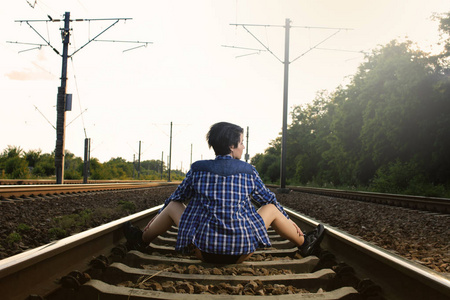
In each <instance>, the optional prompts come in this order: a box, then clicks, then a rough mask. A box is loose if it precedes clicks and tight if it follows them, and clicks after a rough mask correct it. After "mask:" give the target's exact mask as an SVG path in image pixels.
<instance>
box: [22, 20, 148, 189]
mask: <svg viewBox="0 0 450 300" xmlns="http://www.w3.org/2000/svg"><path fill="white" fill-rule="evenodd" d="M47 17H48V19H45V20H16V22H19V23H26V24H27V25H28V26H29V27H30V28H31V29H32V30H33V31H34V32H35V33H36V34H37V35H38V36H39V37H40V38H41V39H42V40H43V41H44V42H45V45H43V44H37V45H38V46H39V47H37V48H40V47H42V46H49V47H50V48H52V49H53V51H54V52H55V53H56V54H58V55H59V56H61V57H62V70H61V86H60V87H59V88H58V95H57V103H56V147H55V170H56V183H57V184H62V183H64V143H65V128H66V116H65V114H66V111H67V110H70V109H71V108H70V107H71V99H72V97H71V95H68V94H67V93H66V86H67V59H68V58H69V57H70V58H71V57H72V56H73V55H75V53H77V52H78V51H80V50H81V49H83V48H84V47H86V46H87V45H88V44H89V43H91V42H92V41H94V40H96V39H97V38H98V37H99V36H100V35H102V34H103V33H104V32H105V31H107V30H108V29H110V28H111V27H112V26H114V25H115V24H117V23H118V22H119V21H126V20H131V18H102V19H70V12H66V13H65V14H64V19H54V18H52V17H51V16H50V15H47ZM80 21H112V24H111V25H109V26H108V27H107V28H106V29H104V30H102V31H101V32H100V33H98V34H97V35H96V36H95V37H94V38H92V39H89V40H88V41H87V42H86V43H85V44H84V45H82V46H81V47H80V48H78V49H77V50H75V51H74V52H73V53H72V54H70V55H69V53H68V52H69V40H70V31H71V30H72V29H71V28H70V23H71V22H80ZM39 22H45V23H48V22H64V26H62V28H60V30H61V37H62V43H63V51H62V53H60V52H59V51H58V50H57V49H56V48H55V47H54V46H53V45H51V43H50V41H49V40H47V39H46V38H45V37H43V36H42V34H40V33H39V32H38V31H37V30H36V29H35V28H34V26H33V25H32V23H39ZM16 43H20V42H16ZM142 43H143V44H145V45H147V44H148V43H149V42H142ZM29 50H31V49H29ZM69 99H70V102H69ZM69 104H70V105H69ZM69 106H70V107H69ZM36 109H37V107H36ZM85 111H86V110H85ZM85 111H83V112H81V114H80V115H82V114H83V113H84V112H85ZM77 118H78V117H77ZM69 124H70V123H69ZM86 140H87V138H86ZM86 140H85V141H86ZM88 148H90V147H88ZM85 157H86V153H85Z"/></svg>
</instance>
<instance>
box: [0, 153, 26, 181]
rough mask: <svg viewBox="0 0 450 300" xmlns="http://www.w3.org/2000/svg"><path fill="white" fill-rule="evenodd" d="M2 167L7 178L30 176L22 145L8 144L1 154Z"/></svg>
mask: <svg viewBox="0 0 450 300" xmlns="http://www.w3.org/2000/svg"><path fill="white" fill-rule="evenodd" d="M0 169H2V170H3V171H2V174H3V173H5V175H6V177H7V178H11V179H26V178H29V176H30V171H29V169H28V162H27V160H26V159H25V157H24V152H23V150H22V149H21V148H20V147H15V146H8V148H6V149H5V150H4V151H3V153H2V154H1V156H0Z"/></svg>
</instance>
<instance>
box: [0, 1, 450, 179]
mask: <svg viewBox="0 0 450 300" xmlns="http://www.w3.org/2000/svg"><path fill="white" fill-rule="evenodd" d="M4 2H5V1H4ZM7 2H8V4H5V3H4V5H3V8H2V10H0V26H1V28H3V29H2V30H1V32H0V57H1V59H0V70H1V74H0V99H1V101H2V116H1V118H0V126H1V128H2V130H1V135H0V150H1V151H3V150H4V149H6V148H7V147H8V145H11V146H19V147H21V148H22V149H23V150H25V151H28V150H38V149H40V150H42V152H43V153H51V152H52V151H53V150H54V148H55V142H56V132H55V129H54V128H53V127H52V126H56V107H55V105H56V96H57V90H58V87H59V86H60V76H61V63H62V58H61V57H60V56H58V55H57V54H56V53H55V52H54V51H53V50H52V49H51V48H50V47H48V46H47V47H42V48H41V49H33V48H36V47H37V46H34V45H24V44H19V43H32V44H45V43H46V42H45V41H44V40H43V39H42V38H41V37H40V36H39V35H38V34H37V33H36V32H35V31H34V30H33V29H32V28H31V27H30V26H28V25H27V24H26V23H18V22H15V21H16V20H46V19H47V18H48V17H47V15H50V16H51V17H52V18H53V19H62V18H63V15H64V13H65V12H70V14H71V19H101V18H132V20H127V21H126V22H125V21H120V22H119V23H117V24H116V25H114V26H112V27H111V28H109V29H108V30H107V31H106V32H105V33H104V34H103V35H101V36H100V37H99V38H98V39H99V40H115V41H141V42H152V43H153V44H148V45H147V47H141V48H137V49H134V50H130V51H126V52H123V50H127V49H130V48H133V47H137V46H139V44H131V43H119V42H117V43H111V42H92V43H90V44H88V45H87V46H86V47H84V48H83V49H81V50H80V51H79V52H77V53H75V54H74V55H73V57H72V59H70V60H69V62H68V82H67V93H70V94H73V105H72V111H70V112H67V113H66V124H67V127H66V139H65V148H66V149H67V150H69V151H70V152H72V153H74V154H75V155H76V156H79V157H81V158H83V155H84V139H85V137H88V138H91V156H92V157H95V158H98V159H99V160H100V161H101V162H105V161H108V160H109V159H110V158H115V157H122V158H124V159H126V160H128V161H132V160H133V155H135V157H136V159H137V157H138V147H139V141H141V142H142V146H141V160H149V159H161V156H162V152H164V154H163V158H164V162H166V163H167V156H168V154H169V130H170V122H173V148H172V169H180V168H181V167H182V168H183V170H184V171H186V169H187V168H188V167H189V163H190V157H191V144H192V149H193V151H192V160H193V161H196V160H199V159H202V158H203V159H210V158H213V157H214V153H213V151H212V150H210V149H208V147H207V144H206V141H205V135H206V133H207V131H208V129H209V127H210V126H211V125H212V124H213V123H215V122H219V121H228V122H232V123H235V124H238V125H240V126H242V127H243V128H244V129H246V128H247V127H249V129H250V130H249V131H250V134H249V141H248V142H249V147H248V148H249V154H250V157H252V156H254V155H255V154H257V153H262V152H264V150H265V149H266V148H267V147H268V146H269V143H270V141H272V140H273V139H275V138H276V137H277V136H278V134H279V132H280V131H281V126H282V104H283V81H284V76H283V63H282V62H281V61H284V46H285V42H284V28H283V27H276V26H271V27H247V29H249V30H250V32H251V33H252V34H253V35H254V36H255V37H256V38H257V39H258V40H259V41H260V42H261V43H263V44H264V45H265V46H267V47H269V49H270V50H271V51H272V52H273V53H274V55H275V56H276V57H278V59H279V60H278V59H277V58H276V57H275V56H274V55H272V54H270V53H269V52H267V51H261V52H259V54H258V52H256V51H251V50H244V49H237V48H231V47H223V45H226V46H232V47H245V48H254V49H261V50H263V49H264V48H263V46H262V45H261V44H260V43H259V42H258V40H257V39H255V38H254V37H253V36H252V35H250V33H248V32H247V31H246V30H245V29H244V28H243V27H242V26H232V25H230V24H236V23H237V24H258V25H277V26H284V24H285V20H286V19H287V18H289V19H290V20H291V22H292V23H291V25H292V26H298V28H292V29H291V31H290V47H289V49H290V61H292V60H294V59H295V58H297V57H300V58H298V59H297V60H295V61H294V62H292V63H291V64H290V66H289V69H290V72H289V108H292V107H293V106H294V105H303V104H307V103H310V102H311V101H312V100H313V99H314V97H315V95H316V93H317V92H318V91H320V90H327V91H329V92H332V91H333V90H334V89H335V88H336V87H338V86H339V85H343V86H345V85H346V84H347V83H348V82H349V80H350V77H351V76H352V75H354V74H355V73H356V71H357V68H358V66H359V65H360V64H361V63H362V62H363V61H364V56H363V55H362V54H360V53H357V52H358V51H366V52H370V51H371V50H373V49H375V48H377V47H378V46H380V45H385V44H387V43H388V42H389V41H391V40H393V39H398V40H400V41H403V40H405V37H407V38H408V39H410V40H412V41H413V42H416V43H417V44H418V45H419V47H420V49H422V50H425V51H439V50H440V47H439V46H438V45H437V41H438V22H437V21H432V20H431V16H432V14H433V13H443V12H449V11H450V1H448V0H428V1H423V0H395V1H394V0H379V1H365V0H341V1H336V0H315V1H313V0H310V1H305V0H296V1H290V0H285V1H282V0H251V1H243V0H230V1H227V0H191V1H184V0H172V1H170V0H168V1H152V0H145V1H144V0H128V1H124V2H114V1H104V0H90V1H87V0H73V1H72V0H65V1H61V0H43V1H40V0H36V1H35V0H9V1H7ZM112 23H113V21H91V22H89V21H83V22H71V28H72V31H71V37H70V41H71V46H70V50H69V54H72V53H73V52H74V51H76V50H78V49H80V47H82V46H83V45H84V44H85V43H86V42H88V41H89V39H92V38H93V37H95V36H96V35H97V34H98V33H100V32H101V31H103V30H105V29H106V28H107V27H108V26H110V25H111V24H112ZM30 24H32V26H33V27H34V29H35V30H36V31H37V32H38V33H39V34H40V35H41V36H42V37H43V38H44V39H45V40H46V41H48V42H50V44H51V45H52V46H53V47H54V48H56V49H57V50H58V51H59V52H60V53H62V40H61V35H60V30H59V28H61V27H62V26H63V23H61V22H60V23H56V22H40V23H30ZM305 27H328V28H349V29H350V30H341V31H340V32H339V33H337V34H335V35H333V34H334V33H336V32H337V30H336V29H316V28H305ZM331 35H333V36H332V37H330V36H331ZM328 37H330V38H329V39H328V40H327V41H326V42H324V43H323V44H321V45H320V46H319V48H326V49H334V50H324V49H312V50H311V51H309V50H310V49H311V48H312V47H314V46H315V45H316V44H317V43H319V42H321V41H323V40H325V39H326V38H328ZM9 42H19V43H9ZM337 50H342V51H337ZM344 50H345V51H344ZM347 51H354V52H347ZM19 52H20V53H19ZM306 52H307V53H306ZM305 53H306V54H305ZM303 54H304V55H303ZM280 60H281V61H280ZM36 107H37V109H36ZM245 143H246V141H245Z"/></svg>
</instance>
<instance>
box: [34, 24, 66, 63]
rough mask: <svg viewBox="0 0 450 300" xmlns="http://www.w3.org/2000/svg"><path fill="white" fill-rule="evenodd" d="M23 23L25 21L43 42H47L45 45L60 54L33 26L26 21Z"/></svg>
mask: <svg viewBox="0 0 450 300" xmlns="http://www.w3.org/2000/svg"><path fill="white" fill-rule="evenodd" d="M25 23H27V25H28V26H30V28H31V29H33V31H34V32H36V34H37V35H39V36H40V38H41V39H43V40H44V42H45V43H47V45H48V46H49V47H50V48H52V49H53V51H55V53H56V54H58V55H59V56H61V54H59V51H58V50H56V48H55V47H53V46H52V45H51V44H50V42H49V41H47V40H46V39H45V38H44V37H43V36H42V35H41V34H40V33H39V32H38V31H37V30H36V29H35V28H34V27H33V26H31V24H30V23H29V22H28V21H25Z"/></svg>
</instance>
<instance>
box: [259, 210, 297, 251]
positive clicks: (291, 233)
mask: <svg viewBox="0 0 450 300" xmlns="http://www.w3.org/2000/svg"><path fill="white" fill-rule="evenodd" d="M258 213H259V215H260V216H261V217H262V219H263V220H264V223H265V224H266V229H268V228H269V227H270V226H272V228H273V229H275V231H276V232H277V233H278V234H279V235H280V236H282V237H284V238H286V239H288V240H290V241H291V242H292V243H294V244H295V245H297V246H301V245H302V244H303V242H304V241H305V239H304V237H303V233H302V232H301V230H300V228H298V226H297V224H295V223H294V222H293V221H291V220H289V219H288V218H286V216H285V215H283V214H282V213H281V212H280V211H279V210H278V208H277V207H276V206H275V205H273V204H266V205H264V206H261V207H260V208H259V209H258Z"/></svg>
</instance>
